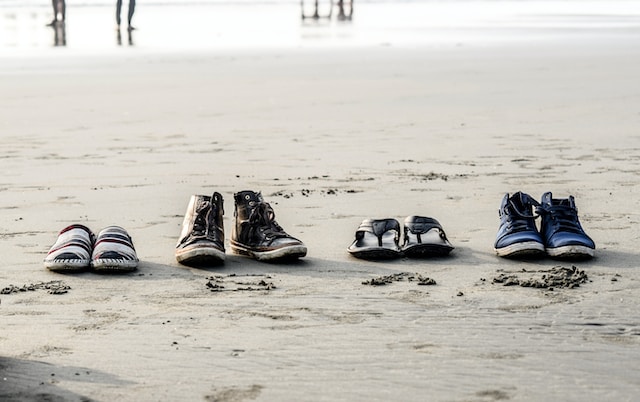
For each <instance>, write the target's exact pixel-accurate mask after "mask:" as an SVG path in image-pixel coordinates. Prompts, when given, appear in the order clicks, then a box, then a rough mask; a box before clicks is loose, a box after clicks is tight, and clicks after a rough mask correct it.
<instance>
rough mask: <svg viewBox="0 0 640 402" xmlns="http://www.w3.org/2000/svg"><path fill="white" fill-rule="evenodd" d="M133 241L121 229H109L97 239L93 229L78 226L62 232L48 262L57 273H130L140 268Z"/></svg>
mask: <svg viewBox="0 0 640 402" xmlns="http://www.w3.org/2000/svg"><path fill="white" fill-rule="evenodd" d="M138 261H139V260H138V256H137V255H136V250H135V248H134V247H133V240H132V239H131V236H129V234H128V233H127V231H126V230H124V229H123V228H121V227H120V226H107V227H106V228H104V229H102V230H101V231H100V233H98V236H97V237H96V236H95V235H94V234H93V232H92V231H91V229H89V228H88V227H86V226H84V225H79V224H74V225H70V226H67V227H66V228H64V229H62V230H61V231H60V233H59V234H58V238H57V239H56V242H55V243H54V244H53V246H51V249H49V252H48V253H47V256H46V257H45V259H44V266H45V268H47V269H49V270H51V271H54V272H78V271H84V270H87V269H89V268H93V270H94V271H97V272H129V271H133V270H135V269H136V267H137V266H138Z"/></svg>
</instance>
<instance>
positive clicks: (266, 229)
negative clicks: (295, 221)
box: [249, 202, 289, 240]
mask: <svg viewBox="0 0 640 402" xmlns="http://www.w3.org/2000/svg"><path fill="white" fill-rule="evenodd" d="M249 224H250V225H251V226H258V229H259V230H260V231H261V232H262V233H264V234H265V236H266V238H267V239H269V240H271V239H276V238H279V237H288V236H289V235H287V234H286V233H285V231H284V229H282V227H281V226H280V225H278V222H276V214H275V212H274V211H273V208H271V205H269V203H268V202H260V203H258V204H257V205H256V207H255V208H254V209H253V211H251V215H250V216H249Z"/></svg>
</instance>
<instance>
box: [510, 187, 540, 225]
mask: <svg viewBox="0 0 640 402" xmlns="http://www.w3.org/2000/svg"><path fill="white" fill-rule="evenodd" d="M513 198H514V197H511V198H509V202H508V204H507V205H506V206H505V208H504V210H503V213H504V214H506V215H508V216H509V218H510V226H511V229H512V230H513V231H515V232H519V231H525V230H529V229H530V225H531V224H530V223H529V220H530V219H536V218H537V217H538V216H539V215H537V214H535V215H534V214H531V213H529V211H530V210H531V206H536V207H538V208H539V207H540V204H539V203H538V201H536V200H534V199H533V198H531V196H529V195H528V194H521V195H520V200H521V201H522V203H521V205H517V204H516V203H515V202H514V201H513ZM522 208H526V209H527V210H526V211H523V210H522ZM536 212H538V211H537V209H536Z"/></svg>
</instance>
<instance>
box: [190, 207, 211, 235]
mask: <svg viewBox="0 0 640 402" xmlns="http://www.w3.org/2000/svg"><path fill="white" fill-rule="evenodd" d="M213 208H214V206H213V204H211V203H208V202H203V203H202V204H201V205H199V208H198V209H197V211H196V218H195V219H194V221H193V234H194V235H195V236H197V237H208V236H209V233H210V231H209V228H210V226H211V225H212V224H213V222H209V216H210V215H209V213H210V212H211V213H213V212H214V211H213ZM213 233H215V230H214V231H213Z"/></svg>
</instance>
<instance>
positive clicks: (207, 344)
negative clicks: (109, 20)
mask: <svg viewBox="0 0 640 402" xmlns="http://www.w3.org/2000/svg"><path fill="white" fill-rule="evenodd" d="M141 15H143V14H141ZM356 15H357V14H356ZM42 18H44V17H42ZM42 18H41V19H42ZM140 18H141V19H142V17H140ZM141 23H142V21H141ZM297 23H298V24H299V21H298V22H297ZM354 24H355V21H354ZM43 29H44V28H43ZM70 29H71V28H70ZM310 29H313V30H314V31H313V32H319V33H320V35H325V36H328V37H332V35H333V34H334V33H335V32H336V29H343V28H336V26H335V25H334V24H324V25H323V24H321V23H320V24H318V25H317V26H312V27H311V28H310ZM347 29H348V28H347ZM443 29H444V28H443ZM143 31H144V29H143V28H141V29H140V38H144V34H143ZM477 31H478V35H480V36H482V34H483V33H486V28H478V29H477ZM46 32H49V31H46ZM439 32H440V31H439ZM50 33H51V32H49V34H50ZM499 33H500V34H501V35H502V36H503V38H504V40H495V39H493V40H488V39H486V38H485V37H482V38H483V39H473V38H474V35H473V31H470V34H469V35H468V38H467V39H465V40H463V41H460V40H458V39H455V40H450V41H446V40H438V41H436V42H435V43H430V42H429V41H424V42H423V43H420V44H415V43H414V44H405V45H397V44H395V43H393V41H392V42H390V43H382V42H380V43H377V44H376V43H360V42H357V41H355V42H354V43H352V46H333V45H331V46H315V45H309V46H306V45H304V43H305V42H304V39H302V40H301V41H302V43H303V45H301V46H300V45H297V44H296V45H291V46H290V45H286V46H280V47H270V48H251V47H244V46H240V47H238V48H236V49H228V48H217V49H216V48H213V49H211V48H207V49H204V48H200V49H191V50H189V51H185V52H178V51H155V50H154V49H153V46H152V42H151V41H149V42H146V43H149V45H148V46H146V47H145V42H144V41H142V42H141V44H140V45H139V46H140V47H136V46H133V47H126V46H125V47H120V48H116V47H114V48H113V49H110V50H108V51H104V52H102V53H101V52H98V51H85V50H83V48H82V46H78V47H74V46H72V45H71V44H70V45H69V47H68V48H67V49H60V50H61V51H60V52H58V53H56V52H57V51H58V49H56V50H55V51H54V50H53V49H51V48H49V47H47V48H46V49H44V50H43V51H42V52H41V53H38V52H33V51H32V50H33V49H31V48H29V47H28V46H27V47H26V50H25V47H24V46H22V47H20V49H18V50H16V49H13V51H12V52H10V53H11V54H10V55H9V56H7V55H5V56H3V57H2V58H1V59H2V60H0V61H1V62H2V65H3V67H2V70H1V71H2V73H1V74H0V88H2V96H0V136H1V141H2V142H1V143H2V147H1V148H0V168H1V169H0V171H1V172H2V177H1V178H0V195H1V197H0V209H1V210H2V217H3V219H2V221H1V222H0V254H1V255H2V256H3V259H2V263H1V264H0V266H1V269H0V288H8V287H10V285H13V286H15V287H17V288H22V287H23V286H24V285H29V284H39V285H37V286H34V287H33V288H32V289H31V290H19V289H14V290H15V292H12V293H9V294H2V295H0V317H1V321H0V322H1V323H2V327H1V329H0V399H3V400H42V399H43V398H48V399H46V400H72V401H73V400H98V401H113V400H123V401H147V400H148V401H153V400H166V401H175V400H209V401H251V400H256V401H283V400H287V401H299V400H306V401H322V400H327V401H355V400H358V401H389V400H395V401H422V400H438V401H492V400H540V401H543V400H545V401H546V400H568V401H570V400H572V401H585V400H593V401H602V400H615V401H624V400H628V401H632V400H638V398H640V369H639V365H638V361H640V347H639V346H640V308H639V307H638V306H639V304H640V293H639V288H640V271H639V270H638V261H639V257H640V256H639V255H638V251H637V250H638V240H639V239H640V233H639V229H638V228H639V225H638V223H639V220H640V215H639V213H638V210H639V209H640V198H639V197H638V194H639V193H640V187H639V185H640V182H639V178H640V132H639V131H638V127H640V80H638V65H639V63H640V47H638V39H640V28H639V27H638V26H635V27H633V26H631V27H617V28H606V27H605V28H598V29H591V30H590V29H583V28H579V29H573V30H566V31H564V30H561V29H555V28H545V29H533V28H531V29H508V28H503V30H502V31H500V32H499ZM492 36H493V34H492ZM110 38H111V40H113V39H114V38H113V36H110ZM69 39H71V38H69ZM323 43H324V42H323ZM331 43H333V42H331ZM111 46H115V44H113V43H112V44H111ZM104 47H105V48H107V47H108V46H107V45H106V44H105V45H104ZM117 49H119V50H117ZM248 189H251V190H256V191H262V193H263V195H264V196H265V198H266V200H267V201H269V202H270V203H271V204H272V205H273V207H274V209H275V212H276V218H277V220H278V221H279V223H280V224H281V225H282V226H283V227H284V228H285V229H286V230H287V231H288V232H289V233H291V234H293V235H295V236H297V237H299V238H300V239H302V240H303V241H304V242H305V243H306V245H307V246H308V248H309V253H308V256H307V257H306V258H304V259H302V260H301V261H300V262H299V263H292V264H285V265H276V264H265V263H259V262H255V261H252V260H249V259H247V258H244V257H240V256H235V255H233V254H232V253H231V252H230V249H229V250H228V253H227V261H226V263H225V264H224V266H222V267H216V268H211V269H196V268H188V267H184V266H180V265H179V264H177V263H176V261H175V259H174V255H173V252H174V247H175V243H176V241H177V237H178V235H179V233H180V229H181V228H180V225H181V223H182V218H183V214H184V212H185V209H186V206H187V203H188V201H189V197H190V195H191V194H211V193H212V192H214V191H218V192H220V193H222V195H223V196H224V198H225V211H226V214H225V222H224V224H225V227H226V231H227V235H228V236H229V235H230V228H231V225H232V222H233V198H232V196H233V193H234V192H236V191H241V190H248ZM519 190H521V191H525V192H527V193H529V194H531V195H532V196H534V197H535V198H538V199H539V198H540V196H541V195H542V193H544V192H546V191H552V192H553V193H554V195H555V196H557V197H566V196H567V195H569V194H572V195H574V196H575V197H576V201H577V205H578V208H579V213H580V218H581V220H582V224H583V226H584V227H585V229H586V230H587V232H588V233H589V234H590V235H591V236H592V237H593V239H594V240H595V242H596V244H597V246H598V249H597V258H595V259H594V260H592V261H587V262H575V263H572V262H558V261H553V260H550V259H542V260H539V261H512V260H505V259H500V258H498V257H496V256H495V255H494V252H493V241H494V239H495V233H496V230H497V227H498V215H497V210H498V207H499V203H500V200H501V198H502V196H503V194H504V193H506V192H509V193H512V192H515V191H519ZM413 214H419V215H426V216H432V217H435V218H437V219H438V220H439V221H440V222H441V223H442V225H443V226H444V228H445V230H446V232H447V234H448V236H449V239H450V241H451V242H452V243H453V245H454V246H455V247H456V249H455V250H454V251H453V253H452V254H451V256H450V257H449V258H439V259H431V260H410V259H400V260H396V261H390V262H368V261H363V260H357V259H354V258H352V257H351V256H350V255H348V253H347V252H346V248H347V246H349V244H350V243H351V241H352V240H353V236H354V232H355V230H356V228H357V226H358V224H359V223H360V221H361V220H363V219H365V218H387V217H389V218H396V219H399V220H402V219H404V217H405V216H407V215H413ZM75 222H79V223H83V224H85V225H88V226H89V227H91V228H92V229H93V230H94V231H96V232H97V231H99V230H100V229H101V228H103V227H105V226H107V225H110V224H118V225H121V226H123V227H125V228H126V229H127V230H128V231H129V233H130V234H131V235H132V237H133V239H134V242H135V245H136V248H137V251H138V255H139V257H140V259H141V262H140V265H139V269H138V270H137V271H136V272H134V273H131V274H127V275H116V276H113V275H97V274H95V273H91V272H87V273H81V274H74V275H61V274H56V273H53V272H49V271H47V270H46V269H44V268H43V265H42V259H43V258H44V256H45V254H46V252H47V250H48V249H49V247H50V246H51V244H53V242H54V241H55V238H56V235H57V232H58V231H59V230H60V229H62V228H63V227H64V226H66V225H68V224H70V223H75ZM558 266H561V267H565V268H571V267H572V266H575V267H576V269H577V271H584V273H585V274H586V275H587V277H588V281H586V282H585V283H582V284H580V286H579V287H576V288H566V289H563V288H554V289H553V290H551V289H536V288H531V287H520V286H503V283H494V281H493V279H494V278H498V277H500V276H501V275H503V276H504V275H507V276H509V275H510V276H516V277H519V278H521V279H528V278H539V277H540V276H541V275H544V274H549V272H550V271H551V270H552V269H554V267H558ZM385 276H388V277H389V278H390V279H392V280H390V281H388V282H389V283H387V284H385V285H383V286H372V285H370V284H367V283H366V282H367V281H370V280H372V279H376V278H378V279H379V278H380V277H385ZM418 276H421V277H428V278H431V279H434V280H435V282H436V284H435V285H431V286H426V285H419V284H418V281H416V280H415V279H416V278H417V277H418ZM363 282H365V283H363ZM47 284H48V285H47ZM208 284H209V286H208ZM216 284H217V285H222V286H224V291H217V292H214V291H212V286H213V285H216ZM265 284H266V285H269V286H265ZM61 286H62V288H61ZM52 287H53V290H56V289H57V290H58V291H57V292H56V291H54V292H51V291H52ZM65 287H68V289H66V288H65ZM214 287H215V286H214ZM248 288H251V290H248ZM10 290H11V288H9V289H8V290H7V291H10ZM60 290H62V291H60ZM64 290H66V293H65V292H64Z"/></svg>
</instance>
